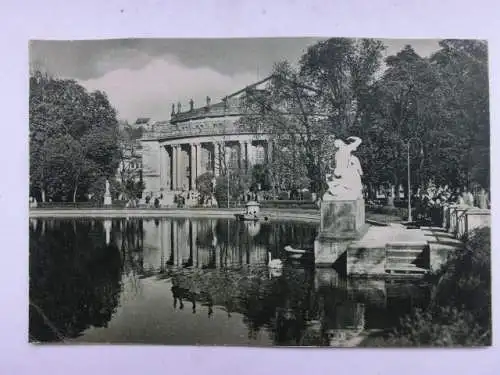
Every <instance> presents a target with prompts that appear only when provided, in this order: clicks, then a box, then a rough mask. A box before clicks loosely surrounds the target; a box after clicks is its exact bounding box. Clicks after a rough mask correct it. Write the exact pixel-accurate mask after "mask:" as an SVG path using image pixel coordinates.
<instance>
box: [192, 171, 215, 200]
mask: <svg viewBox="0 0 500 375" xmlns="http://www.w3.org/2000/svg"><path fill="white" fill-rule="evenodd" d="M213 178H214V175H213V174H212V173H211V172H205V173H203V174H201V175H199V176H198V177H197V178H196V187H197V188H198V192H199V193H200V195H201V197H202V198H205V197H209V196H211V195H212V192H213V189H214V186H213V182H212V180H213Z"/></svg>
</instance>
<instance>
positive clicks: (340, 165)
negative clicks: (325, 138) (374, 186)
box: [323, 137, 363, 200]
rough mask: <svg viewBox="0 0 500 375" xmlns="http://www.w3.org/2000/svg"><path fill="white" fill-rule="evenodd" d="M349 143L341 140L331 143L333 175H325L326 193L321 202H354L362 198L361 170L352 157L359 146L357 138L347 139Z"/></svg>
mask: <svg viewBox="0 0 500 375" xmlns="http://www.w3.org/2000/svg"><path fill="white" fill-rule="evenodd" d="M347 139H348V140H351V142H350V143H347V144H346V143H345V142H344V141H342V140H341V139H336V140H335V141H334V142H333V146H334V147H335V149H336V151H335V168H334V170H333V173H328V174H327V175H326V182H327V185H328V191H327V192H326V193H325V195H324V196H323V200H333V199H337V200H351V199H352V200H355V199H359V198H361V197H362V196H363V185H362V183H361V176H362V175H363V170H362V168H361V163H360V161H359V159H358V158H357V157H356V156H355V155H352V152H353V151H356V149H357V148H358V146H359V145H360V144H361V139H360V138H358V137H349V138H347Z"/></svg>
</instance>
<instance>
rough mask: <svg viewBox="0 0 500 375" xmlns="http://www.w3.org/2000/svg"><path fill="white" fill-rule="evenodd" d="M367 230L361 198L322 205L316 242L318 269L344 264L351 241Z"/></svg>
mask: <svg viewBox="0 0 500 375" xmlns="http://www.w3.org/2000/svg"><path fill="white" fill-rule="evenodd" d="M365 228H366V224H365V201H364V200H363V199H362V198H361V199H356V200H332V201H323V202H321V225H320V231H319V234H318V237H317V238H316V240H315V241H314V263H315V264H316V266H326V267H331V266H332V265H334V264H335V263H337V262H339V261H341V260H342V256H343V255H344V254H345V253H346V251H347V248H348V247H349V245H350V244H351V242H352V241H354V240H356V239H358V238H359V237H360V236H361V234H362V233H363V232H364V229H365ZM342 268H343V267H342Z"/></svg>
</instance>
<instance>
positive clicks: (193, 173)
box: [189, 143, 196, 190]
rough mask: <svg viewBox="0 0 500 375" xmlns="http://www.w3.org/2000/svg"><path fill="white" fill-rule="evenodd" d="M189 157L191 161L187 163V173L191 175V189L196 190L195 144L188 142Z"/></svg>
mask: <svg viewBox="0 0 500 375" xmlns="http://www.w3.org/2000/svg"><path fill="white" fill-rule="evenodd" d="M190 148H191V150H190V152H191V153H190V155H189V156H190V157H191V162H190V163H189V174H190V176H191V190H196V145H195V144H193V143H191V144H190Z"/></svg>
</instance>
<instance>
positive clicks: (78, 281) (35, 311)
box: [29, 220, 121, 342]
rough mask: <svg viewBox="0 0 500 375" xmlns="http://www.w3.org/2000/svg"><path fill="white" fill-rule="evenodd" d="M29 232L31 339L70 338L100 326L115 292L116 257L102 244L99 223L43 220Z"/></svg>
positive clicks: (106, 319)
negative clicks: (45, 221) (42, 223)
mask: <svg viewBox="0 0 500 375" xmlns="http://www.w3.org/2000/svg"><path fill="white" fill-rule="evenodd" d="M37 227H38V228H37V229H36V230H35V229H34V228H33V229H32V231H31V233H30V261H29V267H30V269H29V272H30V282H29V287H30V290H29V297H30V309H29V320H30V324H29V334H30V338H31V340H33V341H40V342H44V341H58V340H61V339H63V338H74V337H76V336H78V335H79V334H80V333H81V332H82V331H84V330H85V329H87V328H88V327H89V326H95V327H105V326H106V325H107V324H108V322H109V321H110V319H111V316H112V314H113V313H114V311H115V309H116V307H117V306H118V298H119V294H120V278H121V258H120V253H119V251H118V249H117V248H116V246H114V245H110V246H106V245H105V231H104V230H103V228H102V223H98V224H95V223H94V224H92V223H91V222H90V221H78V222H76V221H74V220H71V221H63V220H57V221H56V220H54V221H48V222H47V225H46V226H45V228H44V233H43V234H42V231H41V229H40V227H41V226H37Z"/></svg>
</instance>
